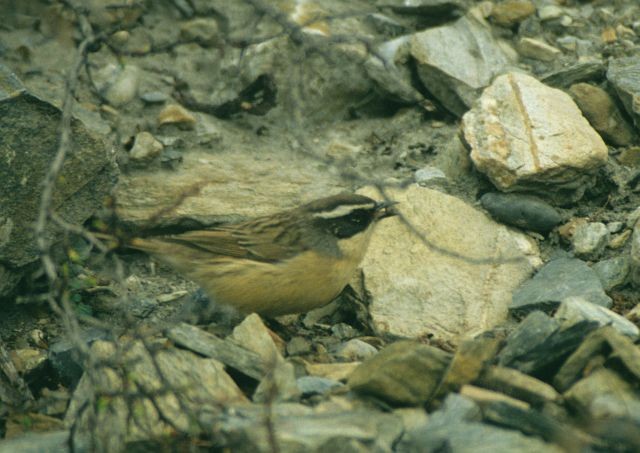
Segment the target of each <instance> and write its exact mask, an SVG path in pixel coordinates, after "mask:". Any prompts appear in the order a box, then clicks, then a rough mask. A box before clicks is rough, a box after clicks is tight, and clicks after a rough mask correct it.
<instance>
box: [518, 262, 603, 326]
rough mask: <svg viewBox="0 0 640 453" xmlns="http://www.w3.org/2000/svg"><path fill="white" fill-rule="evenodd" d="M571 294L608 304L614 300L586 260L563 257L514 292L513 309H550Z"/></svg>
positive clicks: (522, 310) (527, 310) (526, 311)
mask: <svg viewBox="0 0 640 453" xmlns="http://www.w3.org/2000/svg"><path fill="white" fill-rule="evenodd" d="M571 296H579V297H582V298H584V299H585V300H588V301H589V302H591V303H593V304H596V305H601V306H603V307H607V308H608V307H610V306H611V304H612V301H611V298H610V297H609V296H607V295H606V294H605V292H604V290H603V289H602V283H600V279H599V278H598V275H597V274H596V273H595V271H594V270H593V269H591V268H590V267H589V266H587V264H586V263H585V262H584V261H581V260H578V259H574V258H559V259H556V260H553V261H550V262H549V263H547V264H546V265H545V266H544V267H543V268H542V269H540V271H538V273H537V274H536V275H535V276H534V277H533V278H532V279H531V280H529V281H526V282H525V283H524V284H522V285H521V286H520V287H519V288H518V289H517V290H516V291H515V292H514V294H513V302H512V303H511V307H510V310H511V311H512V312H513V313H515V314H522V313H528V312H530V311H532V310H550V309H554V308H556V307H557V306H558V305H559V304H560V302H562V301H563V300H564V299H566V298H567V297H571Z"/></svg>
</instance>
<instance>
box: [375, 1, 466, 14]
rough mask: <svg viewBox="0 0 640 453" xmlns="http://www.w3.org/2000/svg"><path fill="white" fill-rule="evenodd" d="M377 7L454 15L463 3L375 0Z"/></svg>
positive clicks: (394, 10) (399, 11)
mask: <svg viewBox="0 0 640 453" xmlns="http://www.w3.org/2000/svg"><path fill="white" fill-rule="evenodd" d="M375 4H376V6H377V7H378V8H390V9H391V10H392V11H393V12H396V13H399V14H407V15H412V16H426V17H429V18H431V19H433V17H434V16H441V17H442V16H444V17H446V16H455V15H457V14H459V13H460V12H461V11H464V8H465V6H464V4H463V3H462V2H460V1H457V0H410V1H405V0H376V2H375Z"/></svg>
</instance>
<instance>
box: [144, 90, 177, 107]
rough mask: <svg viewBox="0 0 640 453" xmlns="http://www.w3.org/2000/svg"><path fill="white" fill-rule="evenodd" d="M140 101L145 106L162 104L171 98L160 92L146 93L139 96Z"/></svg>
mask: <svg viewBox="0 0 640 453" xmlns="http://www.w3.org/2000/svg"><path fill="white" fill-rule="evenodd" d="M140 99H141V100H142V101H143V102H145V103H146V104H164V103H165V102H167V101H168V100H169V99H171V97H170V96H169V95H168V94H166V93H163V92H162V91H147V92H145V93H142V94H141V95H140Z"/></svg>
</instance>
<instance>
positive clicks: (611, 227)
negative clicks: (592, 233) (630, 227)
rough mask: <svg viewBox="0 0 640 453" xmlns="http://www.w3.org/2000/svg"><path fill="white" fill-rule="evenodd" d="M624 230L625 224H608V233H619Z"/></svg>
mask: <svg viewBox="0 0 640 453" xmlns="http://www.w3.org/2000/svg"><path fill="white" fill-rule="evenodd" d="M623 228H624V222H609V223H607V231H609V233H619V232H620V231H622V229H623Z"/></svg>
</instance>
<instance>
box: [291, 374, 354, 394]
mask: <svg viewBox="0 0 640 453" xmlns="http://www.w3.org/2000/svg"><path fill="white" fill-rule="evenodd" d="M296 383H297V384H298V389H300V393H301V394H302V396H310V395H324V394H325V393H328V392H330V391H331V390H333V389H334V388H337V387H344V384H343V383H341V382H338V381H335V380H333V379H329V378H323V377H318V376H302V377H300V378H298V379H297V380H296Z"/></svg>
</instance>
